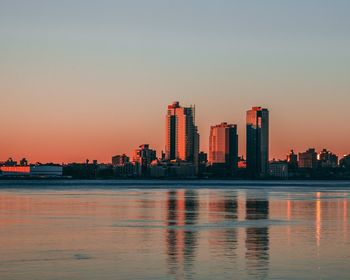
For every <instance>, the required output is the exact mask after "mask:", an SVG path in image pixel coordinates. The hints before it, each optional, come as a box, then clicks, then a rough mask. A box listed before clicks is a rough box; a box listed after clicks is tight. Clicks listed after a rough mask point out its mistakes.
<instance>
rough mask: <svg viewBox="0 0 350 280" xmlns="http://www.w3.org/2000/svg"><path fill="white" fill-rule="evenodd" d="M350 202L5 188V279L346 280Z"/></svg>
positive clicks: (316, 196)
mask: <svg viewBox="0 0 350 280" xmlns="http://www.w3.org/2000/svg"><path fill="white" fill-rule="evenodd" d="M349 198H350V190H343V191H339V190H337V191H335V190H329V191H324V190H311V191H310V190H307V191H305V190H301V191H296V190H294V191H290V190H286V191H284V192H282V191H276V190H274V189H273V190H271V189H270V190H264V191H262V190H260V191H258V190H230V189H225V190H223V189H217V190H215V189H199V190H182V189H176V190H175V189H174V190H152V189H149V190H146V189H145V190H142V191H140V190H132V191H131V190H130V191H129V190H128V191H124V190H123V191H120V190H105V191H103V190H101V191H100V190H93V191H89V190H83V191H80V190H71V191H69V190H66V191H64V192H63V191H51V190H47V191H36V190H34V191H26V192H23V191H16V190H11V191H8V192H5V191H3V192H0V248H1V250H2V254H1V255H0V264H1V265H0V279H1V280H3V279H24V280H27V279H28V280H29V279H72V280H75V279H76V280H78V279H87V280H88V279H115V278H118V279H120V280H126V279H217V280H224V279H254V278H258V279H267V278H271V279H286V278H288V279H320V278H325V279H349V273H350V271H349V269H348V263H349V259H350V243H349V236H348V235H349V234H348V233H349V211H350V210H349V203H348V201H349ZM300 252H302V254H300ZM38 268H40V269H38ZM306 272H307V273H306Z"/></svg>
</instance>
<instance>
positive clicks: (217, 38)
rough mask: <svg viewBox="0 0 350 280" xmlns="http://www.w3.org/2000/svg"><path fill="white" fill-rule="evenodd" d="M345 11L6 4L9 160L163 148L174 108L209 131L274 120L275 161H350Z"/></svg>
mask: <svg viewBox="0 0 350 280" xmlns="http://www.w3.org/2000/svg"><path fill="white" fill-rule="evenodd" d="M349 13H350V1H348V0H344V1H341V0H333V1H328V0H327V1H326V0H303V1H281V0H270V1H269V0H264V1H261V0H255V1H254V0H242V1H233V0H227V1H224V0H217V1H209V0H198V1H193V0H186V1H182V0H177V1H167V0H148V1H144V0H139V1H134V0H125V1H101V0H99V1H88V0H75V1H71V0H60V1H50V0H45V1H44V0H42V1H36V0H31V1H29V0H28V1H24V0H23V1H17V0H8V1H5V0H0V127H1V137H0V160H6V159H7V158H8V157H9V156H12V157H14V158H16V159H20V158H21V157H27V158H28V159H29V160H30V161H32V162H35V161H42V162H46V161H56V162H61V161H64V162H68V161H83V160H85V159H86V158H89V159H98V160H99V161H105V162H108V161H110V157H111V155H113V154H118V153H123V152H125V153H128V154H129V153H130V152H131V150H132V149H133V148H136V147H137V146H138V145H139V144H142V143H149V144H150V145H151V146H152V147H154V148H156V149H157V151H160V150H162V149H163V147H164V134H165V129H164V126H165V119H164V117H165V113H166V106H167V104H169V103H171V102H173V101H174V100H178V101H180V103H182V104H183V105H190V104H195V105H196V113H197V115H196V120H197V124H198V126H199V132H200V134H201V149H202V150H204V151H207V149H208V136H209V127H210V125H213V124H217V123H219V122H222V121H226V122H230V123H237V124H238V127H239V134H240V139H239V140H240V154H244V153H245V151H244V149H245V143H244V142H245V112H246V110H247V109H249V108H250V107H251V106H264V107H267V108H269V110H270V130H271V133H270V137H271V138H270V139H271V141H270V146H271V155H270V156H271V158H284V156H285V154H286V153H287V152H288V150H289V149H291V148H294V149H295V150H296V151H301V150H305V149H306V148H308V147H315V148H316V149H321V148H323V147H325V148H328V149H330V150H332V151H333V152H336V153H338V154H339V155H343V154H345V153H350V142H349V139H350V124H349V121H350V116H349V106H350V77H349V73H350V17H349Z"/></svg>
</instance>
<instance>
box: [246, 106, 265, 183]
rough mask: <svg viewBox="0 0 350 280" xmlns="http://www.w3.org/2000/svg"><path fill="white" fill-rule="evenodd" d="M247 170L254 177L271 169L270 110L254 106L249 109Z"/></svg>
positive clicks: (261, 175)
mask: <svg viewBox="0 0 350 280" xmlns="http://www.w3.org/2000/svg"><path fill="white" fill-rule="evenodd" d="M246 141H247V146H246V149H247V170H248V173H249V175H250V176H252V177H264V176H266V175H267V174H268V171H269V111H268V110H267V109H265V108H261V107H253V108H252V109H251V110H248V111H247V139H246Z"/></svg>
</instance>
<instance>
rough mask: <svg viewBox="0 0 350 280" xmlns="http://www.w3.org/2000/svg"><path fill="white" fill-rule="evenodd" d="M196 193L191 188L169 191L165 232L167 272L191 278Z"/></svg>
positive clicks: (196, 213) (194, 241) (196, 203)
mask: <svg viewBox="0 0 350 280" xmlns="http://www.w3.org/2000/svg"><path fill="white" fill-rule="evenodd" d="M198 208H199V203H198V194H197V192H196V191H193V190H186V191H169V192H168V199H167V225H168V229H167V232H166V242H167V256H168V261H167V262H168V268H169V273H170V274H172V275H176V276H183V277H184V278H185V279H191V278H192V275H193V271H192V265H193V262H194V258H195V253H196V248H197V242H198V241H197V239H198V231H197V230H196V229H194V228H191V226H193V225H195V224H196V222H197V219H198Z"/></svg>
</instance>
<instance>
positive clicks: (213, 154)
mask: <svg viewBox="0 0 350 280" xmlns="http://www.w3.org/2000/svg"><path fill="white" fill-rule="evenodd" d="M209 164H210V165H211V166H213V167H214V166H217V167H218V166H222V167H223V168H224V169H226V170H227V171H228V173H230V174H231V175H232V173H233V172H234V171H235V170H236V169H237V165H238V134H237V125H234V124H227V123H221V124H218V125H215V126H211V127H210V135H209Z"/></svg>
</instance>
